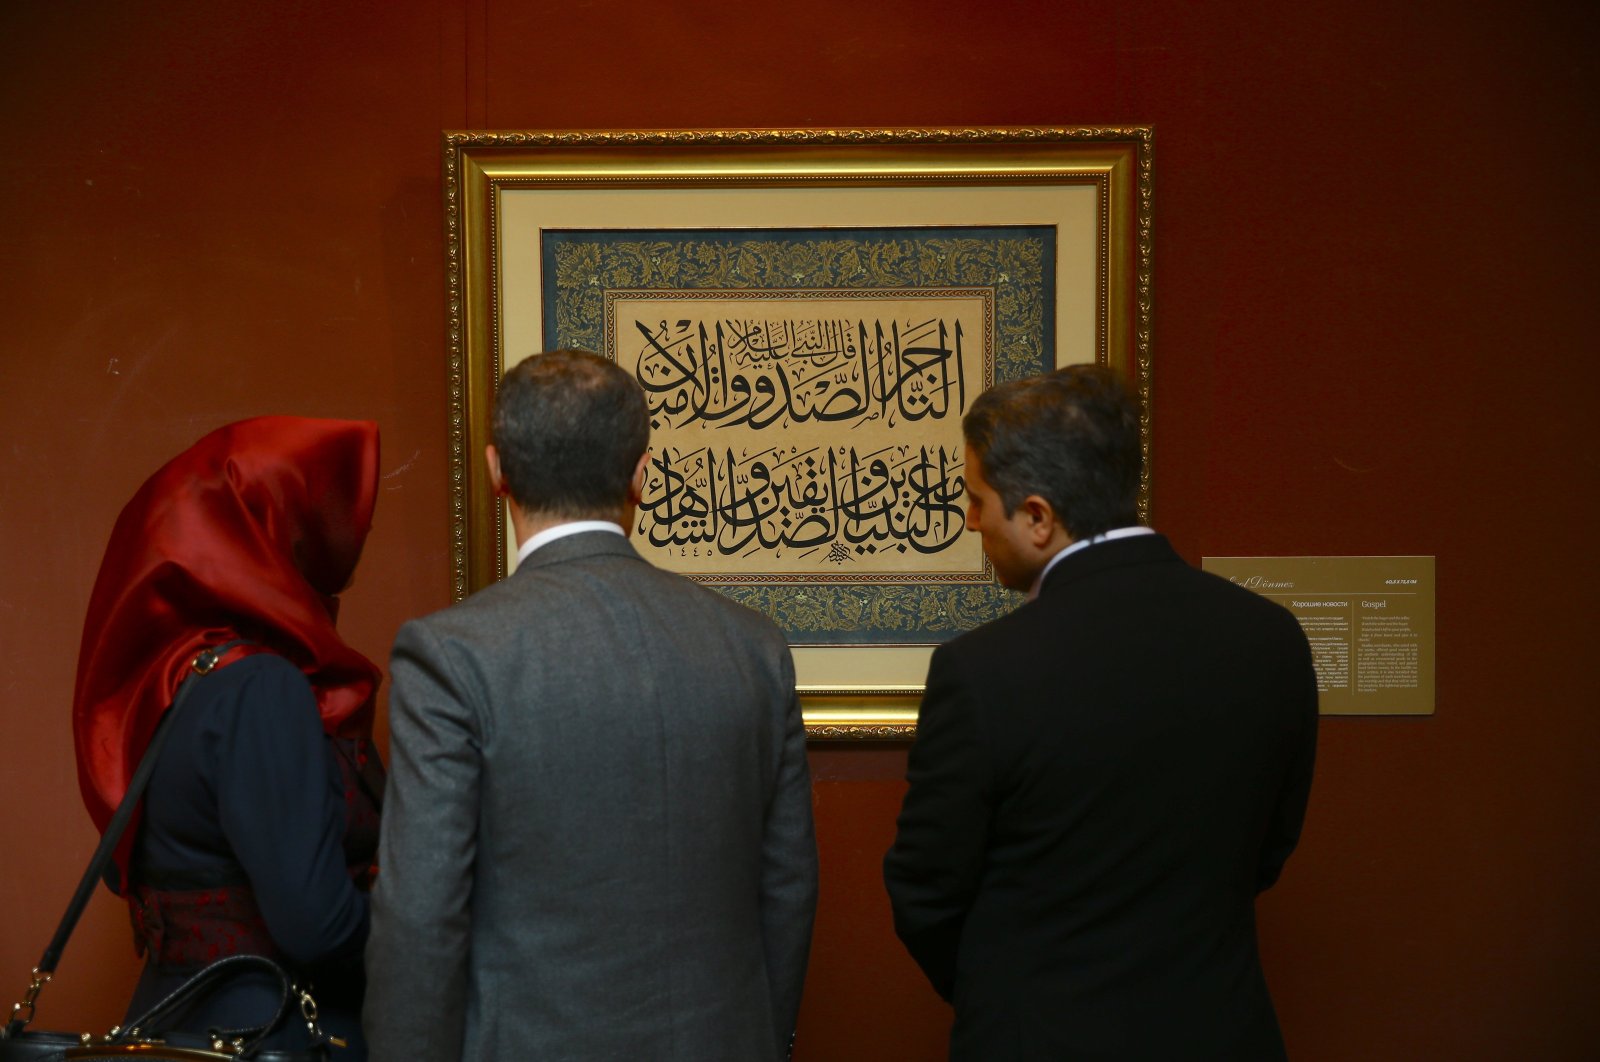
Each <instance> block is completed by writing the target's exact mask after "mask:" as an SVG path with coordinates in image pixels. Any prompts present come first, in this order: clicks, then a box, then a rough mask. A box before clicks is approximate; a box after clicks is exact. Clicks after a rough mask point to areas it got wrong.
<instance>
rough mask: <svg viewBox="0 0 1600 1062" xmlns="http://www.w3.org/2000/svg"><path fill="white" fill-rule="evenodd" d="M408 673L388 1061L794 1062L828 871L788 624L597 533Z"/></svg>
mask: <svg viewBox="0 0 1600 1062" xmlns="http://www.w3.org/2000/svg"><path fill="white" fill-rule="evenodd" d="M392 671H393V678H394V687H393V692H392V694H391V699H390V727H391V760H392V767H391V770H390V774H389V787H388V795H387V799H386V802H385V807H384V817H383V831H382V843H381V847H380V850H379V865H380V867H381V870H380V873H379V875H378V884H377V887H376V889H375V891H374V894H373V903H372V934H371V939H370V942H369V944H368V948H367V970H368V980H369V984H368V990H367V999H366V1013H365V1024H366V1027H367V1029H368V1038H369V1040H370V1042H371V1050H372V1058H373V1059H374V1060H377V1062H385V1060H400V1059H423V1060H436V1059H438V1060H442V1059H473V1060H477V1059H485V1060H493V1059H504V1060H520V1059H540V1060H554V1059H584V1060H590V1059H612V1058H615V1059H685V1060H688V1059H694V1060H696V1062H705V1060H712V1059H729V1060H738V1062H748V1060H753V1059H779V1058H783V1057H784V1056H785V1053H786V1052H787V1050H788V1046H789V1042H790V1038H791V1035H792V1033H793V1030H794V1025H795V1018H796V1014H797V1013H798V1011H799V1007H800V990H801V985H802V983H803V981H804V979H805V968H806V957H807V953H808V951H809V948H810V940H811V925H812V918H813V914H814V911H815V907H816V895H817V855H816V843H815V839H814V836H813V833H812V821H811V783H810V773H809V770H808V768H807V765H806V750H805V731H804V727H803V726H802V723H801V719H800V708H799V704H798V701H797V699H796V697H795V692H794V665H793V662H792V659H791V657H790V654H789V650H788V646H787V645H786V644H785V642H784V639H783V636H782V634H781V633H780V632H779V631H778V629H777V628H776V627H774V626H773V625H772V624H771V623H770V622H768V621H767V620H766V619H765V618H763V617H761V616H760V615H758V614H757V613H755V612H753V611H751V610H749V609H746V608H743V607H741V606H739V605H736V604H733V603H732V602H730V601H728V600H727V599H725V598H723V597H721V596H719V595H717V594H715V593H712V592H711V591H709V590H706V589H705V588H703V587H700V586H697V585H695V584H694V583H693V582H691V581H689V580H687V579H684V578H682V577H680V576H677V575H673V574H671V573H668V572H664V571H661V570H660V569H657V568H655V567H653V566H651V565H650V564H648V563H646V562H645V561H644V560H643V559H642V558H641V557H640V556H639V555H638V554H637V553H636V552H635V551H634V550H633V547H632V546H630V545H629V544H628V542H627V540H626V539H624V538H622V537H621V536H618V535H614V534H611V533H609V532H605V531H596V532H583V533H580V534H576V535H572V536H569V537H567V538H562V539H558V540H556V541H555V542H552V543H550V544H548V545H546V546H543V547H541V548H540V549H538V550H536V551H535V552H534V553H533V554H532V555H531V556H530V557H529V558H528V560H527V561H526V562H524V563H523V564H522V565H521V566H520V567H519V568H518V569H517V571H516V572H515V573H514V574H513V575H512V576H511V577H510V578H509V579H506V580H504V581H503V582H500V583H497V584H496V585H494V586H491V587H489V588H487V589H485V590H483V591H482V592H480V593H478V594H475V595H473V596H472V597H471V598H469V599H468V600H467V601H464V602H462V603H461V604H459V605H457V606H455V607H453V608H449V609H446V610H444V611H443V612H439V613H435V614H434V615H432V616H428V617H426V618H424V619H420V620H414V621H412V622H410V623H408V624H406V625H405V626H404V627H403V628H402V629H401V631H400V634H399V637H398V638H397V639H396V641H395V646H394V655H393V659H392Z"/></svg>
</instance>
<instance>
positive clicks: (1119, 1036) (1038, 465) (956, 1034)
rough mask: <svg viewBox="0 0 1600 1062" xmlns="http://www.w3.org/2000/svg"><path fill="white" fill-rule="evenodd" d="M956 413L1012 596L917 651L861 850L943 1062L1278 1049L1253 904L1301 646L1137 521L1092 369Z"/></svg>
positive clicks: (1263, 884)
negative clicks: (891, 811) (927, 999)
mask: <svg viewBox="0 0 1600 1062" xmlns="http://www.w3.org/2000/svg"><path fill="white" fill-rule="evenodd" d="M962 429H963V433H964V435H965V437H966V443H967V448H966V479H967V482H966V490H967V498H968V512H967V527H968V529H969V530H975V531H977V532H978V533H979V534H981V535H982V536H983V546H984V551H985V552H986V553H987V554H988V556H989V558H990V560H991V561H992V563H993V564H994V568H995V573H996V575H997V576H998V578H999V580H1000V581H1001V582H1002V583H1003V584H1005V585H1006V586H1008V587H1011V588H1013V589H1016V590H1023V591H1028V593H1029V600H1028V601H1027V602H1026V603H1025V604H1023V605H1021V606H1020V607H1018V608H1017V609H1016V610H1015V611H1013V612H1012V613H1010V614H1009V615H1007V616H1005V617H1003V618H1001V619H998V620H995V621H994V622H992V623H988V624H985V625H984V626H982V627H980V628H978V629H977V630H974V631H971V632H969V633H967V634H964V635H962V636H961V637H959V638H956V639H954V640H953V641H951V642H948V643H946V644H945V645H942V646H940V647H939V648H938V649H937V650H936V651H935V652H934V655H933V660H932V662H931V664H930V666H929V669H928V683H927V692H926V694H925V696H924V698H923V702H922V710H921V715H920V717H919V720H918V727H917V738H916V742H915V744H914V745H913V746H912V749H911V754H910V761H909V767H908V772H907V780H908V782H909V789H908V790H907V792H906V797H905V804H904V807H903V808H902V810H901V813H900V819H899V826H898V832H897V835H896V838H895V842H894V846H893V848H891V849H890V851H889V854H888V856H887V857H886V858H885V860H884V877H885V880H886V882H887V885H888V889H889V896H890V900H891V902H892V904H893V907H894V918H895V930H896V932H897V933H899V935H900V938H901V940H902V941H903V942H904V943H905V946H906V948H907V949H908V950H909V951H910V952H911V955H912V956H913V957H914V958H915V959H916V961H917V962H918V963H919V964H920V965H921V967H922V969H923V970H924V972H926V973H927V975H928V978H929V980H930V981H931V982H932V983H933V986H934V988H935V989H937V990H938V992H939V993H940V995H942V996H944V997H945V998H946V999H948V1000H950V1001H951V1002H953V1003H954V1004H955V1011H956V1013H955V1026H954V1029H953V1030H952V1032H951V1058H952V1059H982V1060H984V1062H997V1060H1012V1059H1041V1060H1043V1059H1049V1060H1060V1059H1151V1060H1161V1062H1171V1060H1181V1059H1216V1060H1228V1062H1246V1060H1255V1059H1279V1058H1283V1057H1284V1046H1283V1038H1282V1035H1281V1034H1280V1032H1279V1030H1278V1023H1277V1017H1276V1015H1275V1014H1274V1012H1273V1007H1272V1000H1271V998H1270V996H1269V995H1268V993H1267V986H1266V981H1265V978H1264V977H1263V975H1262V971H1261V963H1260V959H1259V957H1258V955H1257V951H1256V931H1255V904H1254V901H1255V896H1256V894H1257V893H1258V892H1260V891H1261V890H1263V889H1265V888H1267V887H1268V886H1270V885H1271V884H1272V883H1273V882H1274V881H1276V880H1277V877H1278V873H1279V871H1280V870H1281V869H1282V868H1283V864H1284V861H1285V860H1286V859H1287V858H1288V856H1289V853H1290V852H1291V851H1293V849H1294V846H1295V843H1296V841H1297V840H1298V838H1299V835H1300V827H1301V822H1302V820H1303V818H1304V815H1305V808H1306V799H1307V796H1308V794H1309V792H1310V786H1311V771H1312V761H1313V759H1314V756H1315V751H1316V733H1317V687H1316V677H1315V674H1314V672H1313V670H1312V664H1311V653H1310V649H1309V647H1308V645H1307V643H1306V639H1305V636H1304V635H1303V634H1302V633H1301V631H1300V628H1299V626H1298V624H1297V623H1296V622H1295V620H1294V618H1293V617H1292V616H1291V615H1290V614H1289V613H1288V612H1287V611H1286V610H1284V609H1283V608H1281V607H1279V606H1278V605H1275V604H1272V603H1271V602H1268V601H1267V600H1266V599H1265V598H1262V597H1259V596H1257V595H1256V594H1253V593H1251V592H1250V591H1247V590H1243V589H1240V588H1239V587H1236V586H1234V585H1232V584H1230V583H1228V582H1226V581H1225V580H1222V579H1219V578H1217V577H1215V576H1213V575H1210V574H1207V573H1204V572H1200V571H1197V570H1195V569H1194V568H1191V567H1190V566H1189V565H1188V564H1186V563H1184V561H1183V560H1182V559H1181V558H1180V557H1179V556H1178V554H1177V553H1176V552H1175V551H1174V550H1173V548H1172V547H1171V545H1169V544H1168V543H1167V540H1166V539H1165V538H1163V537H1162V536H1160V535H1157V534H1155V533H1153V532H1151V531H1150V530H1149V529H1148V528H1143V527H1139V526H1137V508H1136V498H1137V494H1138V486H1139V478H1140V450H1139V414H1138V407H1137V403H1136V402H1135V400H1134V399H1133V398H1132V396H1131V395H1130V394H1129V393H1128V390H1127V388H1126V386H1125V385H1123V383H1122V381H1121V380H1120V379H1119V378H1118V377H1117V376H1116V375H1115V374H1114V373H1112V372H1110V371H1109V370H1106V369H1103V368H1098V367H1095V366H1073V367H1070V368H1066V369H1060V370H1057V371H1056V372H1053V373H1050V374H1047V375H1045V376H1040V377H1035V378H1032V379H1028V380H1020V381H1014V382H1011V383H1007V384H1002V385H1000V386H997V387H995V388H993V389H992V390H990V391H988V392H986V393H985V394H983V395H982V396H980V397H979V398H978V399H977V401H976V402H974V403H973V406H972V409H971V411H970V412H969V413H968V414H967V416H966V418H965V419H964V420H963V422H962Z"/></svg>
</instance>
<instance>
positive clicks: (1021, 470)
mask: <svg viewBox="0 0 1600 1062" xmlns="http://www.w3.org/2000/svg"><path fill="white" fill-rule="evenodd" d="M961 432H962V434H963V435H964V436H965V437H966V442H967V445H968V446H969V447H971V448H972V450H973V452H974V453H975V454H976V455H977V458H978V461H979V462H980V464H981V466H982V472H983V478H984V480H985V481H987V482H988V484H989V485H990V486H991V487H993V488H994V489H995V492H996V493H997V494H999V495H1000V500H1001V501H1002V502H1004V503H1005V507H1006V515H1008V516H1009V515H1010V514H1011V513H1013V512H1015V511H1016V508H1017V506H1018V505H1021V504H1022V500H1023V499H1024V498H1026V497H1027V496H1028V495H1030V494H1037V495H1039V496H1040V497H1041V498H1044V499H1045V500H1046V501H1048V502H1049V503H1050V507H1051V508H1052V509H1054V510H1055V512H1056V518H1057V519H1058V520H1060V521H1061V522H1062V523H1063V524H1065V525H1066V528H1067V533H1068V534H1070V535H1071V536H1072V537H1073V538H1074V539H1085V538H1090V537H1092V536H1094V535H1098V534H1100V533H1101V532H1104V531H1110V530H1113V529H1115V528H1118V527H1127V526H1130V525H1132V524H1135V523H1138V519H1139V477H1140V471H1141V468H1142V466H1143V461H1142V457H1141V454H1140V450H1139V403H1138V400H1137V399H1135V398H1134V396H1133V394H1132V393H1131V392H1130V391H1129V389H1128V386H1127V384H1125V383H1123V381H1122V378H1121V377H1120V376H1118V375H1117V374H1116V373H1115V372H1113V371H1112V370H1111V369H1108V368H1105V367H1104V366H1100V365H1069V366H1067V367H1066V368H1064V369H1057V370H1055V371H1054V372H1049V373H1045V374H1044V375H1043V376H1031V377H1028V378H1027V379H1024V380H1011V381H1008V382H1006V383H1002V384H997V385H995V386H994V387H991V388H990V389H989V390H987V391H985V392H984V393H983V394H981V395H979V396H978V397H977V399H976V400H975V401H974V402H973V403H972V408H971V409H970V410H968V412H967V415H966V416H965V417H963V418H962V420H961Z"/></svg>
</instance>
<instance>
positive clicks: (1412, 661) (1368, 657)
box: [1200, 557, 1434, 715]
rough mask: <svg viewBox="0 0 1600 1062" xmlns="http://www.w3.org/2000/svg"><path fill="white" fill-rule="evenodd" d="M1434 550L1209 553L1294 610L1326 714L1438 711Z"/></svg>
mask: <svg viewBox="0 0 1600 1062" xmlns="http://www.w3.org/2000/svg"><path fill="white" fill-rule="evenodd" d="M1433 561H1434V559H1433V558H1432V557H1205V558H1203V559H1202V560H1201V562H1200V566H1201V567H1202V568H1203V569H1205V570H1206V571H1208V572H1213V573H1215V574H1217V575H1220V576H1222V577H1223V578H1224V579H1227V580H1229V581H1230V582H1233V583H1237V584H1238V585H1240V586H1243V587H1246V588H1248V589H1250V590H1254V591H1255V592H1256V593H1258V594H1260V595H1261V596H1263V597H1268V598H1271V599H1272V600H1274V601H1276V602H1277V603H1278V604H1280V605H1282V606H1283V607H1284V608H1287V609H1288V610H1289V611H1290V612H1292V613H1294V615H1295V618H1296V619H1298V620H1299V621H1300V626H1301V627H1302V628H1303V629H1304V630H1305V632H1306V638H1307V639H1308V640H1310V642H1311V654H1312V657H1313V659H1314V660H1315V662H1316V667H1317V690H1318V692H1319V694H1320V704H1321V710H1322V714H1323V715H1432V714H1433Z"/></svg>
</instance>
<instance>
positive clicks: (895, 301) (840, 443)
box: [444, 127, 1151, 737]
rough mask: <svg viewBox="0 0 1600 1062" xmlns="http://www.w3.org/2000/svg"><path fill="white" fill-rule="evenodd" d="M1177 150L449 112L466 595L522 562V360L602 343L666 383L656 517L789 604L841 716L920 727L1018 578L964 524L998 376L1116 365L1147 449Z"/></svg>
mask: <svg viewBox="0 0 1600 1062" xmlns="http://www.w3.org/2000/svg"><path fill="white" fill-rule="evenodd" d="M1150 150H1151V133H1150V130H1149V129H1148V128H1144V127H1131V128H1115V129H1108V128H1049V129H1017V128H1005V129H917V130H888V129H847V130H721V131H679V132H609V133H599V132H596V133H574V132H461V133H446V134H445V137H444V156H445V158H444V166H445V211H446V224H447V242H448V246H447V256H448V257H447V266H448V270H449V300H450V402H451V416H450V423H451V462H452V466H451V474H452V499H451V505H452V550H451V563H452V576H453V586H454V592H455V595H456V596H457V597H458V598H459V597H461V596H464V595H465V594H467V593H470V592H471V591H473V590H476V589H479V588H481V587H483V586H485V585H487V584H489V583H490V582H492V581H494V580H496V579H498V578H501V577H503V576H504V575H505V574H506V572H507V569H508V567H509V566H510V565H512V564H514V563H515V544H514V543H513V542H512V541H510V537H509V535H508V530H507V519H506V514H505V512H504V511H503V508H502V507H501V505H500V504H499V503H498V501H497V499H495V498H494V497H492V495H491V492H490V490H489V486H488V482H487V472H486V470H485V469H484V467H483V462H482V454H483V448H484V446H485V444H486V443H487V442H488V441H489V413H490V409H491V407H492V404H493V400H494V389H495V386H496V384H497V382H498V380H499V378H500V376H501V374H502V373H503V372H504V370H505V369H506V368H507V367H509V366H510V365H513V364H515V363H516V362H517V361H519V360H521V359H522V358H525V357H528V356H530V355H532V354H535V353H537V352H539V351H542V350H554V349H558V348H564V347H578V348H582V349H587V350H593V351H596V352H598V353H601V354H603V355H605V356H606V357H608V358H611V359H612V360H614V361H615V362H616V363H617V364H618V365H621V366H622V367H624V368H625V369H627V370H628V371H629V372H630V373H631V374H632V375H633V376H634V378H635V379H636V380H637V381H638V382H639V384H640V386H641V387H642V388H643V389H644V392H645V395H646V398H647V400H648V405H649V410H650V417H651V460H650V464H649V468H648V473H647V476H646V482H645V496H644V498H643V501H642V503H641V504H640V506H639V509H638V512H637V514H636V516H635V519H634V526H632V527H630V528H628V531H629V533H630V535H631V537H632V541H633V543H634V545H635V547H636V548H638V550H639V551H640V552H641V553H642V554H643V555H644V556H645V558H646V559H648V560H650V561H651V562H652V563H655V564H657V565H659V566H661V567H664V568H667V569H670V570H672V571H677V572H680V573H682V574H683V575H685V576H687V577H689V578H691V579H695V580H697V581H699V582H702V583H704V584H706V585H708V586H710V587H712V588H714V589H716V590H717V591H718V592H720V593H723V594H725V595H727V596H728V597H730V598H732V599H734V600H736V601H739V602H742V603H744V604H746V605H749V606H750V607H752V608H755V609H757V610H758V611H760V612H763V613H765V614H766V615H768V616H770V617H771V618H772V619H773V620H774V621H775V622H777V624H778V625H779V626H780V627H781V628H782V629H783V630H784V632H785V634H786V635H787V636H788V638H789V641H790V644H791V646H792V647H793V650H794V655H795V665H796V677H797V682H798V685H799V689H800V693H801V695H802V698H803V703H804V708H805V715H806V725H807V729H808V731H809V732H810V733H811V734H812V735H813V736H815V737H898V736H905V735H909V734H910V733H911V732H912V730H913V728H914V725H915V721H916V708H917V698H918V696H919V695H920V692H921V683H922V680H923V677H924V675H925V673H926V669H927V662H928V656H929V654H930V653H931V652H932V650H933V647H934V646H935V645H937V644H938V643H939V642H941V641H943V640H945V639H947V638H950V637H953V636H954V635H956V634H958V633H960V632H961V631H964V630H970V629H971V628H973V627H975V626H977V625H978V624H980V623H983V622H985V621H986V620H990V619H993V618H995V617H997V616H999V615H1001V614H1002V613H1004V612H1005V611H1006V610H1007V609H1009V608H1012V607H1014V606H1015V604H1016V603H1017V598H1016V595H1014V594H1012V593H1010V592H1009V591H1006V590H1004V589H1002V588H1001V587H1000V586H999V584H998V583H997V582H996V581H995V579H994V573H993V570H992V568H991V567H990V565H989V563H988V561H987V559H986V558H985V557H984V555H983V550H982V548H981V545H980V542H979V539H978V537H977V536H976V535H971V534H964V533H963V532H964V523H965V519H964V499H963V492H964V487H965V482H964V479H963V464H962V459H963V449H962V439H961V417H962V415H963V414H964V413H965V412H966V409H967V408H968V406H969V405H970V404H971V402H972V400H973V399H974V398H976V397H977V395H978V394H980V393H981V392H982V391H983V390H984V389H985V388H987V387H989V386H990V385H992V384H994V383H996V382H998V381H1003V380H1009V379H1015V378H1018V377H1023V376H1029V375H1033V374H1036V373H1040V372H1045V371H1048V370H1049V369H1052V368H1054V367H1056V366H1059V365H1065V364H1071V363H1075V362H1089V361H1097V362H1101V363H1104V364H1108V365H1111V366H1113V367H1115V368H1117V369H1118V370H1119V371H1121V372H1123V373H1125V374H1126V375H1127V376H1128V378H1129V379H1130V380H1131V381H1133V382H1134V383H1135V384H1136V386H1137V388H1138V391H1139V394H1140V396H1141V400H1142V402H1143V405H1144V424H1143V438H1144V446H1145V453H1146V458H1147V459H1148V454H1149V428H1150V426H1149V384H1150V332H1149V327H1150ZM1146 464H1147V466H1148V460H1147V461H1146ZM1148 498H1149V483H1148V476H1147V479H1146V482H1145V484H1144V486H1143V491H1142V496H1141V506H1142V507H1146V508H1147V507H1148Z"/></svg>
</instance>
